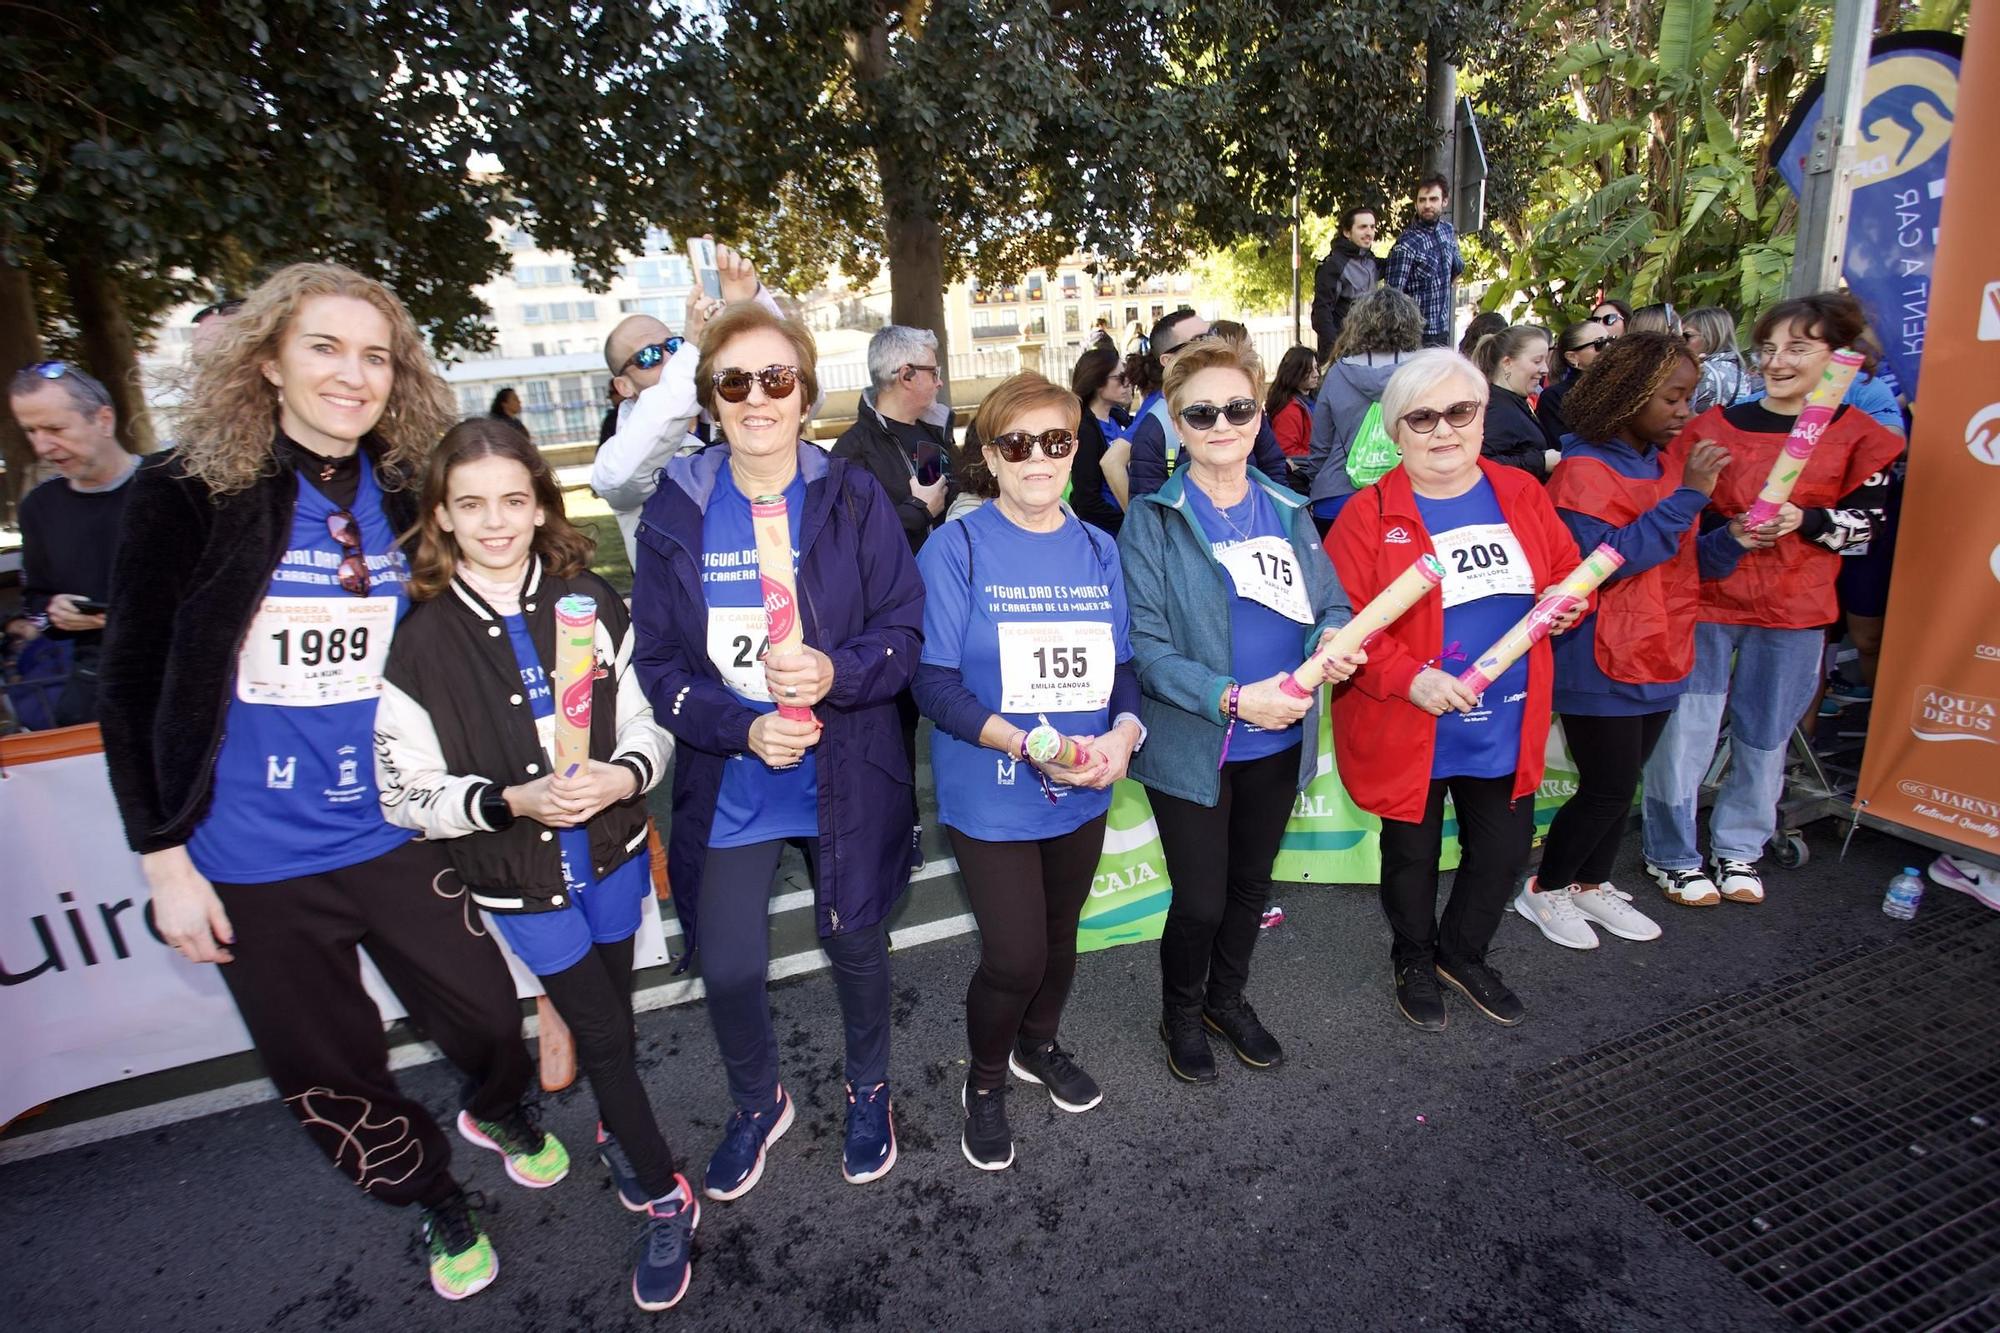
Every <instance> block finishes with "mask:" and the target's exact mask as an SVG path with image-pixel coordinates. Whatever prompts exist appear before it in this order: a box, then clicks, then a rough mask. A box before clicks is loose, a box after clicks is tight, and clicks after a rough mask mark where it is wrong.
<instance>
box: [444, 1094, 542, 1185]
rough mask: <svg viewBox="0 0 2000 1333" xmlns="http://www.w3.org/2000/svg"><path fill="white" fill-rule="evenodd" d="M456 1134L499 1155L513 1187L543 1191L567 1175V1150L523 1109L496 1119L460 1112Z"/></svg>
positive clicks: (515, 1109)
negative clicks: (477, 1117) (480, 1118)
mask: <svg viewBox="0 0 2000 1333" xmlns="http://www.w3.org/2000/svg"><path fill="white" fill-rule="evenodd" d="M458 1132H459V1133H460V1134H462V1135H463V1136H464V1137H465V1141H466V1142H467V1143H470V1144H472V1145H473V1146H474V1147H478V1148H485V1149H486V1150H487V1151H489V1152H497V1153H499V1154H500V1156H501V1158H502V1160H504V1161H505V1162H506V1163H507V1178H508V1179H509V1180H512V1181H513V1182H514V1183H515V1184H516V1185H526V1186H527V1187H528V1188H529V1189H531V1190H545V1189H547V1188H548V1187H549V1186H551V1185H553V1184H555V1183H556V1182H557V1181H558V1180H561V1179H562V1178H563V1177H564V1176H566V1175H568V1174H569V1150H568V1149H566V1148H564V1147H563V1146H562V1142H561V1140H559V1139H557V1138H556V1136H555V1135H553V1134H550V1133H547V1132H545V1131H544V1130H543V1129H542V1127H541V1126H540V1125H538V1124H536V1123H535V1120H534V1117H533V1116H531V1115H529V1114H528V1108H527V1107H525V1106H517V1107H515V1108H514V1109H513V1110H512V1111H510V1112H508V1113H507V1114H506V1115H505V1116H503V1117H502V1118H500V1119H498V1120H475V1119H473V1118H472V1112H470V1111H460V1112H459V1113H458Z"/></svg>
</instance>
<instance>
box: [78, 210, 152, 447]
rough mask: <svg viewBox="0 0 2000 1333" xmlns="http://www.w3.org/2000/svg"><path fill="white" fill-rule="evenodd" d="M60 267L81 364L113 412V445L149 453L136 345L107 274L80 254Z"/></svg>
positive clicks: (149, 432)
mask: <svg viewBox="0 0 2000 1333" xmlns="http://www.w3.org/2000/svg"><path fill="white" fill-rule="evenodd" d="M62 263H63V274H64V277H65V278H66V279H67V281H68V287H69V303H70V308H71V309H72V310H73V311H74V312H75V314H76V324H77V333H78V335H79V336H80V338H81V339H82V343H83V361H84V364H85V365H87V366H88V367H90V372H91V373H92V374H93V375H95V376H97V378H99V379H101V380H103V381H104V387H105V388H107V389H109V390H110V391H111V405H112V407H114V408H115V409H116V410H117V412H118V442H119V443H120V444H123V445H124V446H125V448H126V449H127V450H129V451H130V452H132V453H135V454H149V453H152V452H153V450H154V449H155V448H156V447H157V443H156V441H155V440H154V438H153V421H152V418H151V417H150V416H148V415H147V412H146V386H145V382H144V381H143V380H142V379H141V378H140V376H139V352H138V345H137V342H136V341H135V340H134V338H133V336H132V323H131V321H130V320H128V319H126V318H125V306H124V304H123V303H122V302H121V301H120V300H119V299H118V287H117V284H116V283H115V282H114V281H113V279H112V275H111V271H110V270H109V268H107V267H106V266H105V265H104V264H103V263H102V262H101V261H100V260H98V259H97V258H96V257H95V256H94V255H91V254H89V253H88V252H87V251H85V250H81V249H79V250H73V251H70V252H68V253H66V254H64V255H63V256H62Z"/></svg>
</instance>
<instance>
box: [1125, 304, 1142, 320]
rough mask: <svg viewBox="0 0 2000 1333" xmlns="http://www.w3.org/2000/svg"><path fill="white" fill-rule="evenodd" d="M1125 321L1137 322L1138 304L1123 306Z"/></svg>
mask: <svg viewBox="0 0 2000 1333" xmlns="http://www.w3.org/2000/svg"><path fill="white" fill-rule="evenodd" d="M1125 322H1126V323H1127V324H1137V323H1138V322H1139V307H1138V306H1135V305H1128V306H1126V307H1125Z"/></svg>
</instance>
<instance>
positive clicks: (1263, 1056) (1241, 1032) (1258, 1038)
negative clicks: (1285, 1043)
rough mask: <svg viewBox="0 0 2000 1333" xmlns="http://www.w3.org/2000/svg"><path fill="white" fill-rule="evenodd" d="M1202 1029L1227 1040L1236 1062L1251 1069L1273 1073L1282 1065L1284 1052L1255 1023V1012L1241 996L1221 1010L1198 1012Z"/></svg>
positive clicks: (1268, 1034)
mask: <svg viewBox="0 0 2000 1333" xmlns="http://www.w3.org/2000/svg"><path fill="white" fill-rule="evenodd" d="M1201 1021H1202V1025H1203V1026H1204V1027H1206V1028H1207V1029H1208V1030H1209V1031H1210V1032H1213V1033H1215V1034H1216V1035H1217V1036H1218V1037H1224V1038H1227V1039H1228V1041H1229V1044H1230V1045H1231V1046H1232V1047H1234V1048H1235V1049H1236V1058H1237V1059H1239V1060H1241V1061H1242V1062H1243V1063H1244V1064H1246V1065H1249V1066H1250V1067H1251V1068H1252V1069H1274V1068H1276V1067H1277V1066H1279V1065H1281V1064H1283V1063H1284V1062H1285V1048H1284V1047H1282V1046H1280V1045H1278V1039H1277V1038H1276V1037H1274V1036H1272V1035H1271V1034H1270V1032H1268V1031H1267V1030H1266V1029H1265V1027H1264V1025H1263V1024H1262V1023H1259V1022H1258V1021H1257V1011H1256V1010H1255V1009H1252V1008H1251V1007H1250V1001H1248V1000H1246V999H1244V998H1243V997H1242V996H1241V995H1238V996H1236V997H1235V998H1234V999H1231V1000H1229V1001H1227V1002H1225V1003H1224V1004H1222V1005H1221V1006H1219V1007H1217V1008H1214V1009H1209V1008H1204V1009H1203V1010H1202V1011H1201Z"/></svg>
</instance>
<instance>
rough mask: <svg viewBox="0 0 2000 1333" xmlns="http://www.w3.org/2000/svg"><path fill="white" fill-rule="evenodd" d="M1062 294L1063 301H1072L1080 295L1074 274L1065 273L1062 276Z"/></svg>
mask: <svg viewBox="0 0 2000 1333" xmlns="http://www.w3.org/2000/svg"><path fill="white" fill-rule="evenodd" d="M1062 292H1063V300H1065V301H1074V300H1076V299H1077V297H1078V296H1080V295H1082V293H1081V292H1079V291H1078V290H1077V282H1076V274H1074V273H1065V274H1063V275H1062Z"/></svg>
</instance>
